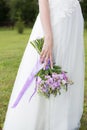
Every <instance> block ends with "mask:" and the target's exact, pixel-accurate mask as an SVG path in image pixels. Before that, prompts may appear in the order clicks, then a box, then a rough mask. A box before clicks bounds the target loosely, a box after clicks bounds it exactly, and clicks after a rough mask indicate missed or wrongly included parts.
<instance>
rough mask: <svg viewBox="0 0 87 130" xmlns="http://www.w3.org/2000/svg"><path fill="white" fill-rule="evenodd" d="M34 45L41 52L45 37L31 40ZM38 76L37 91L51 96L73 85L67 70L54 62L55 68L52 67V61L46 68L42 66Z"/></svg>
mask: <svg viewBox="0 0 87 130" xmlns="http://www.w3.org/2000/svg"><path fill="white" fill-rule="evenodd" d="M30 43H31V44H32V45H33V47H34V48H35V49H36V50H37V52H38V53H39V54H40V53H41V50H42V47H43V44H44V38H41V39H36V40H34V41H31V42H30ZM35 76H36V78H37V82H36V84H37V92H38V93H39V94H40V95H44V96H45V97H47V98H49V97H50V95H51V94H53V95H54V96H56V95H57V94H58V93H59V95H60V94H61V91H60V90H61V88H63V89H65V90H66V91H67V90H68V85H72V84H73V82H72V81H71V80H70V79H69V78H68V76H67V72H66V71H63V70H62V69H61V67H60V66H57V65H55V63H54V64H53V68H51V67H50V61H48V64H47V65H46V68H45V69H44V68H42V69H41V70H40V71H39V72H38V73H37V74H36V75H35Z"/></svg>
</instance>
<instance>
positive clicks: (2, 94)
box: [0, 28, 87, 130]
mask: <svg viewBox="0 0 87 130" xmlns="http://www.w3.org/2000/svg"><path fill="white" fill-rule="evenodd" d="M30 32H31V29H25V32H24V34H22V35H20V34H18V33H17V32H16V30H11V29H9V30H8V29H3V28H1V29H0V127H2V126H3V121H4V118H5V114H6V110H7V104H8V101H9V97H10V94H11V91H12V87H13V83H14V80H15V77H16V74H17V70H18V66H19V63H20V60H21V58H22V55H23V52H24V49H25V47H26V45H27V42H28V39H29V35H30ZM84 39H85V59H86V60H85V61H86V64H87V44H86V43H87V31H86V30H85V34H84ZM85 72H86V76H85V100H84V101H85V102H84V113H83V117H82V120H81V122H82V125H81V129H80V130H87V85H86V84H87V67H86V70H85Z"/></svg>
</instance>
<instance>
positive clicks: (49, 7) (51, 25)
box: [3, 0, 84, 130]
mask: <svg viewBox="0 0 87 130" xmlns="http://www.w3.org/2000/svg"><path fill="white" fill-rule="evenodd" d="M83 24H84V20H83V16H82V12H81V7H80V4H79V1H78V0H39V14H38V16H37V19H36V21H35V24H34V26H33V29H32V33H31V35H30V38H29V41H28V44H27V47H26V49H25V52H24V55H23V58H22V61H21V64H20V67H19V70H18V74H17V77H16V80H15V83H14V87H13V90H12V94H11V97H10V100H9V104H8V109H7V113H6V118H5V122H4V125H3V130H79V128H80V126H81V122H80V120H81V117H82V114H83V104H84V43H83ZM43 36H44V38H45V40H44V45H43V49H42V52H41V54H40V56H39V55H38V54H37V52H36V50H35V49H34V48H33V46H32V45H31V44H30V41H32V40H35V39H36V38H38V37H39V38H41V37H43ZM39 58H40V61H41V64H44V66H46V64H47V61H48V59H50V62H51V68H52V67H53V62H54V61H55V63H56V64H57V65H59V66H61V67H62V69H63V70H65V71H67V72H68V76H69V77H70V79H72V81H73V82H74V84H73V85H72V86H70V87H69V88H68V91H67V92H65V91H64V90H61V91H62V94H61V95H57V96H56V97H53V96H51V97H50V99H46V98H44V97H42V96H39V95H38V94H37V93H36V94H35V95H34V96H33V98H32V100H31V101H30V102H28V99H29V97H30V96H31V94H32V92H33V91H34V88H35V83H36V82H35V80H33V82H32V84H31V85H30V87H29V89H28V90H27V91H26V93H25V94H24V96H23V97H22V99H21V101H20V102H19V104H18V105H17V106H16V107H15V108H12V105H13V103H14V101H15V99H16V97H17V95H18V93H19V92H20V90H21V89H22V87H23V85H24V83H25V81H26V79H27V77H28V76H29V75H30V73H31V71H32V70H33V68H34V67H35V64H36V62H37V60H38V59H39ZM36 69H37V68H36Z"/></svg>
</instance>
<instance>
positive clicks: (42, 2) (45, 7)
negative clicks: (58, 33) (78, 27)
mask: <svg viewBox="0 0 87 130" xmlns="http://www.w3.org/2000/svg"><path fill="white" fill-rule="evenodd" d="M39 12H40V18H41V23H42V26H43V31H44V36H45V42H44V46H43V49H42V52H41V61H45V65H46V64H47V61H48V59H50V62H51V67H52V65H53V63H52V46H53V40H52V28H51V21H50V9H49V1H48V0H39Z"/></svg>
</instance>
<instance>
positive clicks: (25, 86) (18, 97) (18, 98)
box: [12, 61, 41, 108]
mask: <svg viewBox="0 0 87 130" xmlns="http://www.w3.org/2000/svg"><path fill="white" fill-rule="evenodd" d="M40 69H41V63H40V61H37V63H36V65H35V67H34V68H33V70H32V72H31V74H30V76H29V77H28V79H27V80H26V82H25V84H24V86H23V88H22V89H21V91H20V92H19V94H18V96H17V99H16V100H15V102H14V104H13V106H12V108H14V107H16V106H17V105H18V103H19V101H20V100H21V98H22V97H23V95H24V93H25V92H26V90H27V89H28V88H29V87H30V85H31V83H32V81H33V80H34V78H35V75H36V74H37V72H38V71H39V70H40ZM36 79H37V78H36ZM36 89H37V86H36V87H35V90H34V93H33V94H32V96H31V97H30V99H29V101H30V100H31V98H32V97H33V96H34V94H35V93H36Z"/></svg>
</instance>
